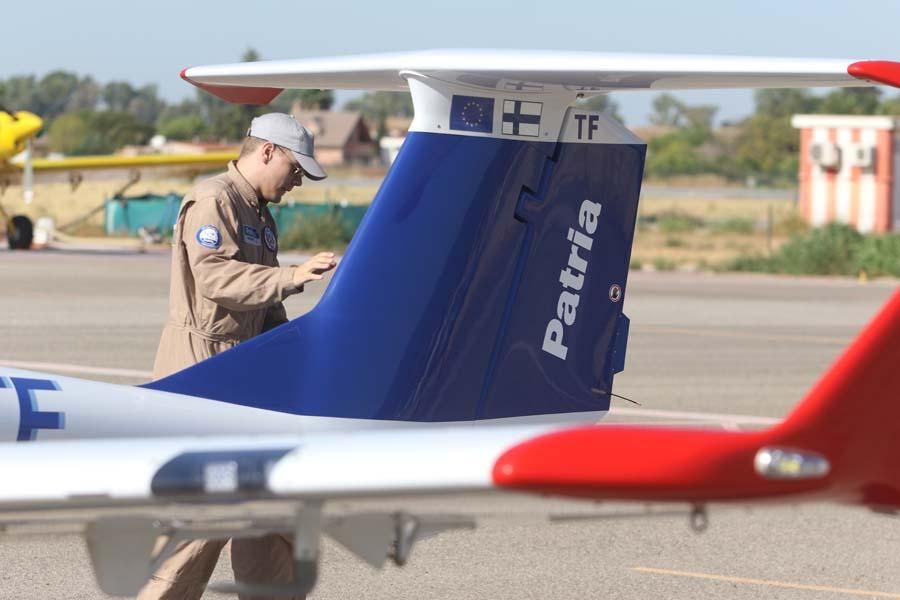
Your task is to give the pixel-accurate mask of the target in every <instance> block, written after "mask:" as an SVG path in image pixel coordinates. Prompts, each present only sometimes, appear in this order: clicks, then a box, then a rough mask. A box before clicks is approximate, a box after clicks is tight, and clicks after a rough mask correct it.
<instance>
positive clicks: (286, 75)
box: [182, 50, 871, 102]
mask: <svg viewBox="0 0 900 600" xmlns="http://www.w3.org/2000/svg"><path fill="white" fill-rule="evenodd" d="M857 62H858V61H856V60H848V59H803V58H773V57H739V56H702V55H653V54H609V53H598V52H563V51H534V50H521V51H520V50H427V51H418V52H400V53H389V54H368V55H359V56H342V57H329V58H310V59H302V60H284V61H261V62H246V63H237V64H228V65H214V66H201V67H192V68H189V69H185V70H184V71H183V72H182V77H184V78H185V79H186V80H188V81H190V82H191V83H193V84H195V85H198V86H200V87H203V88H204V89H209V88H210V87H223V86H224V87H226V88H238V89H245V88H263V89H266V90H269V91H271V92H273V93H274V94H275V95H277V93H278V92H280V91H281V90H282V89H285V88H302V89H308V88H312V89H316V88H322V89H371V90H394V91H403V90H406V88H407V84H406V81H405V79H404V78H403V77H402V76H401V74H402V73H404V72H407V71H411V72H415V73H418V74H419V75H423V76H426V77H433V78H435V79H440V80H443V81H445V82H447V83H454V84H462V85H470V86H473V87H481V88H489V89H490V88H493V89H503V88H504V87H507V89H514V88H509V87H508V86H511V85H512V86H515V85H518V86H519V87H518V89H517V91H519V92H529V91H534V92H546V91H552V90H554V89H555V90H559V89H566V90H574V91H581V92H585V93H587V94H590V93H605V92H612V91H624V90H651V89H652V90H676V89H704V88H705V89H714V88H773V87H831V86H866V85H871V84H870V83H868V82H866V81H862V80H860V79H857V78H855V77H854V76H852V75H851V74H849V73H848V68H849V67H850V65H852V64H854V63H857ZM210 91H213V93H216V92H215V91H214V90H210ZM231 91H232V92H234V91H235V90H234V89H232V90H231ZM226 95H227V92H226ZM223 97H226V96H223ZM272 97H274V95H273V96H272ZM269 100H271V98H269ZM269 100H266V101H267V102H268V101H269ZM235 101H241V100H235Z"/></svg>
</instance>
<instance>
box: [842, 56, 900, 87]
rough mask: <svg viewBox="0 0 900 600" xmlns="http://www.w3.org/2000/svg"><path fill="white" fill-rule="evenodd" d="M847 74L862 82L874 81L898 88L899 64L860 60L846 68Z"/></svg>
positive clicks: (899, 78)
mask: <svg viewBox="0 0 900 600" xmlns="http://www.w3.org/2000/svg"><path fill="white" fill-rule="evenodd" d="M847 73H849V74H850V75H852V76H853V77H856V78H857V79H862V80H864V81H876V82H878V83H883V84H885V85H890V86H893V87H900V62H894V61H891V60H862V61H859V62H855V63H853V64H852V65H850V66H849V67H847Z"/></svg>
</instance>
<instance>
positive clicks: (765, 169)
mask: <svg viewBox="0 0 900 600" xmlns="http://www.w3.org/2000/svg"><path fill="white" fill-rule="evenodd" d="M799 151H800V136H799V135H798V133H797V130H796V129H794V128H793V127H792V126H791V117H790V115H787V114H785V115H768V114H756V115H753V116H752V117H750V118H749V119H747V120H746V121H745V122H744V124H743V126H742V127H741V131H740V133H739V134H738V136H737V139H736V140H735V144H734V153H733V154H732V157H733V160H734V166H735V174H736V175H741V176H747V175H755V176H762V177H764V178H772V179H781V180H793V179H794V178H796V176H797V167H798V155H799Z"/></svg>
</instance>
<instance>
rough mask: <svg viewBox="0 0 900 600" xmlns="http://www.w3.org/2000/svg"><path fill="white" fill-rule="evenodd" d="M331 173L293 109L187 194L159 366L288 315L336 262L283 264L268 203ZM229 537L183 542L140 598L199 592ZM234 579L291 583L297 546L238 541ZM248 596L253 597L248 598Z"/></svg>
mask: <svg viewBox="0 0 900 600" xmlns="http://www.w3.org/2000/svg"><path fill="white" fill-rule="evenodd" d="M304 176H306V177H308V178H310V179H312V180H320V179H324V178H325V177H326V173H325V171H324V170H323V169H322V167H321V166H320V165H319V163H318V162H316V160H315V158H314V157H313V136H312V134H310V133H309V131H308V130H306V128H304V127H303V126H302V125H300V124H299V123H298V122H297V121H296V120H295V119H294V118H293V117H292V116H290V115H286V114H281V113H270V114H266V115H263V116H261V117H257V118H255V119H253V122H252V123H251V125H250V130H249V131H248V137H247V138H246V139H245V140H244V144H243V146H242V147H241V154H240V156H239V157H238V159H237V161H234V162H231V163H230V164H229V165H228V172H227V173H224V174H222V175H219V176H217V177H213V178H211V179H207V180H205V181H203V182H201V183H200V184H198V185H197V186H196V187H195V189H194V190H193V191H192V192H191V193H190V194H188V195H187V196H185V198H184V201H183V202H182V204H181V209H180V210H179V214H178V220H177V222H176V224H175V233H174V240H173V251H172V277H171V289H170V292H169V317H168V321H167V322H166V325H165V328H164V329H163V333H162V339H161V340H160V343H159V350H158V352H157V355H156V363H155V364H154V367H153V376H154V379H157V378H160V377H164V376H166V375H169V374H171V373H174V372H176V371H179V370H181V369H184V368H186V367H189V366H190V365H193V364H195V363H197V362H199V361H201V360H204V359H206V358H209V357H210V356H213V355H215V354H218V353H219V352H222V351H224V350H227V349H229V348H232V347H234V346H236V345H237V344H239V343H241V342H243V341H245V340H248V339H250V338H252V337H254V336H256V335H258V334H260V333H262V332H264V331H267V330H269V329H271V328H273V327H276V326H278V325H281V324H282V323H286V322H287V315H286V313H285V310H284V306H283V304H282V300H284V299H285V298H287V297H288V296H290V295H291V294H296V293H299V292H301V291H303V286H304V284H306V283H307V282H309V281H315V280H319V279H322V277H323V273H325V272H327V271H329V270H331V269H333V268H334V266H335V260H334V254H332V253H330V252H322V253H320V254H317V255H316V256H314V257H313V258H312V259H310V260H309V261H307V262H305V263H304V264H302V265H300V266H298V267H281V266H279V264H278V259H277V258H276V254H277V251H278V237H277V233H276V230H275V221H274V219H273V218H272V215H271V213H270V212H269V209H268V208H267V206H266V205H267V204H268V203H269V202H273V203H276V204H277V203H278V202H280V201H281V197H282V196H283V195H284V193H285V192H287V191H289V190H290V189H292V188H293V187H295V186H299V185H301V183H302V178H303V177H304ZM226 543H227V540H194V541H190V542H185V543H183V544H181V545H180V546H179V547H178V549H177V550H176V551H175V553H174V554H173V555H172V556H171V557H169V558H168V559H166V561H165V562H164V563H163V564H162V566H161V567H160V568H159V570H158V571H157V572H156V574H155V575H154V576H153V577H152V578H151V580H150V581H149V582H148V583H147V585H145V586H144V589H143V590H141V593H140V595H139V596H138V598H139V599H140V600H157V599H158V600H175V599H177V600H194V599H199V598H200V597H201V596H202V594H203V591H204V589H205V588H206V583H207V581H209V577H210V576H211V575H212V572H213V569H214V568H215V566H216V562H217V561H218V558H219V553H220V552H221V550H222V548H223V547H224V546H225V544H226ZM231 558H232V563H233V567H234V573H235V578H236V579H237V580H238V581H242V582H261V583H275V582H282V583H283V582H287V581H290V580H291V579H292V577H293V552H292V549H291V545H290V543H289V542H288V541H287V540H286V539H284V538H283V537H281V536H277V535H270V536H266V537H263V538H255V539H235V540H233V541H232V544H231ZM241 598H242V600H243V599H245V598H246V597H244V596H241Z"/></svg>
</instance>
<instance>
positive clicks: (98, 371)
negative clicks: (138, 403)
mask: <svg viewBox="0 0 900 600" xmlns="http://www.w3.org/2000/svg"><path fill="white" fill-rule="evenodd" d="M0 367H9V368H11V369H25V370H28V371H46V372H49V373H76V374H79V375H105V376H109V377H136V378H139V379H150V378H151V376H152V375H153V374H152V373H151V372H150V371H138V370H136V369H114V368H111V367H89V366H86V365H72V364H66V363H45V362H25V361H20V360H0Z"/></svg>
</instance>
